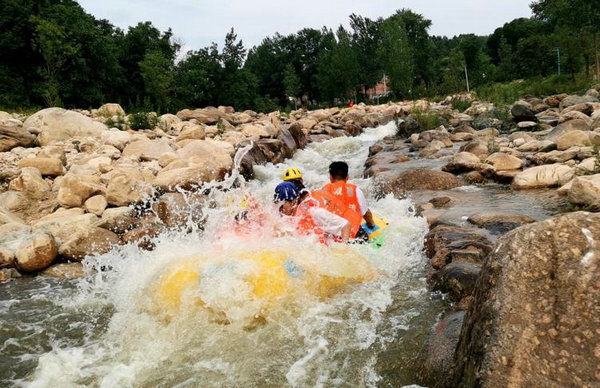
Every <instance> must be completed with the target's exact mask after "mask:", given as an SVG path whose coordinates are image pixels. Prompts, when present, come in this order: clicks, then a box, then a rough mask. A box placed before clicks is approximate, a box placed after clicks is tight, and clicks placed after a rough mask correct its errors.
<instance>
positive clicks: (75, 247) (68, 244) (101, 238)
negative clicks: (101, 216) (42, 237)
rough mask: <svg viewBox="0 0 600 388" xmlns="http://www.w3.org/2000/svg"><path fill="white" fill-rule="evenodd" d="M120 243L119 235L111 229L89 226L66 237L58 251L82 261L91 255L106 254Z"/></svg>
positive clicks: (65, 256)
mask: <svg viewBox="0 0 600 388" xmlns="http://www.w3.org/2000/svg"><path fill="white" fill-rule="evenodd" d="M119 243H120V239H119V236H117V235H116V234H115V233H113V232H111V231H110V230H106V229H103V228H99V227H88V228H82V229H80V230H78V231H77V232H76V233H74V234H73V235H72V236H70V237H69V238H68V239H65V240H64V242H63V243H62V244H61V245H60V248H59V250H58V253H60V255H61V256H62V257H64V258H66V259H69V260H73V261H81V260H83V258H85V257H86V256H89V255H94V254H104V253H106V252H108V251H109V250H110V249H112V248H113V247H114V246H115V245H118V244H119Z"/></svg>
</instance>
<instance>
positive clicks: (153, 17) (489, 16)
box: [79, 0, 531, 50]
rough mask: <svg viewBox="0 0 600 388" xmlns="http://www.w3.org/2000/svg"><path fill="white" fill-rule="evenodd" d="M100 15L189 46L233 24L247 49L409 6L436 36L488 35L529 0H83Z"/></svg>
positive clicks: (215, 37) (526, 12)
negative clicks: (151, 28)
mask: <svg viewBox="0 0 600 388" xmlns="http://www.w3.org/2000/svg"><path fill="white" fill-rule="evenodd" d="M79 3H80V4H81V5H82V6H83V7H84V8H85V9H86V10H87V11H88V12H89V13H91V14H93V15H95V16H96V17H98V18H102V19H108V20H110V21H111V22H112V23H113V24H114V25H116V26H118V27H121V28H123V29H126V28H127V27H128V26H131V25H135V24H137V23H138V22H140V21H147V20H149V21H152V23H154V25H155V26H156V27H158V28H159V29H161V30H166V29H167V28H169V27H171V28H172V29H173V32H174V35H175V36H176V37H177V38H179V39H180V40H181V41H182V43H183V44H184V48H185V49H186V50H187V49H199V48H201V47H205V46H208V45H209V44H210V43H211V42H217V43H219V45H220V46H221V45H222V42H223V40H224V37H225V34H226V33H227V31H228V30H229V29H230V28H231V27H234V28H235V30H236V32H237V33H238V37H239V38H241V39H242V40H243V41H244V45H245V46H246V47H247V48H250V47H252V46H253V45H256V44H259V43H260V42H261V41H262V39H263V38H264V37H266V36H270V35H273V34H274V33H276V32H279V33H281V34H289V33H293V32H296V31H298V30H300V29H302V28H304V27H313V28H321V27H322V26H327V27H332V28H334V29H335V28H336V27H337V26H339V25H340V24H343V25H345V26H348V16H349V15H350V14H352V13H356V14H359V15H363V16H367V17H370V18H377V17H379V16H383V17H385V16H389V15H391V14H392V13H394V11H395V10H397V9H400V8H410V9H412V10H413V11H415V12H417V13H420V14H422V15H424V16H425V17H426V18H428V19H430V20H431V21H432V22H433V25H432V27H431V30H430V34H432V35H446V36H454V35H459V34H464V33H475V34H478V35H487V34H490V33H492V32H493V31H494V30H495V29H496V28H497V27H500V26H501V25H503V24H504V23H506V22H508V21H510V20H513V19H515V18H518V17H529V16H531V11H530V9H529V3H530V0H395V1H392V0H362V1H358V0H299V1H286V0H279V1H274V0H221V1H215V0H212V1H209V0H128V1H124V0H79Z"/></svg>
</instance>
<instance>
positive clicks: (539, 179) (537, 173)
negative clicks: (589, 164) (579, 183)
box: [512, 164, 575, 190]
mask: <svg viewBox="0 0 600 388" xmlns="http://www.w3.org/2000/svg"><path fill="white" fill-rule="evenodd" d="M574 175H575V169H574V168H572V167H568V166H565V165H563V164H548V165H544V166H537V167H532V168H528V169H527V170H525V171H522V172H520V173H519V174H518V175H517V176H515V178H514V180H513V183H512V187H513V188H514V189H517V190H523V189H533V188H539V187H554V186H562V185H564V184H565V183H567V182H568V181H570V180H571V179H573V176H574Z"/></svg>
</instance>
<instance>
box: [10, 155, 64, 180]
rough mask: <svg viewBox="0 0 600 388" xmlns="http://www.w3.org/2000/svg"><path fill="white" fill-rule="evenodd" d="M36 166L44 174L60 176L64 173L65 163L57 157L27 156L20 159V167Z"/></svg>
mask: <svg viewBox="0 0 600 388" xmlns="http://www.w3.org/2000/svg"><path fill="white" fill-rule="evenodd" d="M24 167H35V168H37V169H38V170H39V171H40V173H41V174H42V175H44V176H53V177H56V176H59V175H62V174H63V163H62V161H61V160H60V159H57V158H39V157H38V158H25V159H21V160H20V161H19V168H24Z"/></svg>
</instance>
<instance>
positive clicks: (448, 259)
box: [0, 86, 600, 386]
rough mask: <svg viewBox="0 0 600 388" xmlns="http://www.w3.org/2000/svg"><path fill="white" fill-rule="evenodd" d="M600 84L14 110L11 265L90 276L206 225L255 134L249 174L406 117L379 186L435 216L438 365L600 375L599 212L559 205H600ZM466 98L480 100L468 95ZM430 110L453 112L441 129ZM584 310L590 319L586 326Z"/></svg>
mask: <svg viewBox="0 0 600 388" xmlns="http://www.w3.org/2000/svg"><path fill="white" fill-rule="evenodd" d="M599 90H600V86H599V87H596V88H594V89H591V90H589V91H588V92H587V93H586V94H585V95H584V96H567V95H557V96H549V97H545V98H543V99H542V98H533V97H532V98H527V99H526V100H522V101H517V102H515V104H514V105H513V106H512V107H511V109H510V114H511V116H510V117H503V115H502V113H501V111H500V109H499V108H497V107H494V106H493V105H492V104H489V103H485V102H480V101H477V100H475V99H474V98H473V96H470V95H460V96H450V97H448V98H446V99H445V100H443V101H441V102H439V103H430V102H427V101H411V102H402V103H390V104H385V105H379V106H364V105H357V106H355V107H353V108H344V109H339V108H332V109H327V110H319V111H304V110H299V111H294V112H292V113H291V114H290V115H283V114H281V113H279V112H273V113H270V114H258V113H256V112H251V111H245V112H235V111H234V110H233V109H232V108H230V107H219V108H205V109H196V110H183V111H181V112H178V113H177V115H170V114H169V115H163V116H160V117H157V116H147V117H146V119H148V122H151V123H153V124H152V125H151V126H153V128H145V129H144V128H141V129H136V130H133V129H132V125H133V124H134V123H133V121H135V120H136V118H135V116H126V115H125V112H124V111H123V109H122V108H121V107H120V106H118V105H116V104H106V105H104V106H102V107H100V108H99V109H98V110H92V111H67V110H63V109H60V108H50V109H45V110H42V111H40V112H37V113H35V114H33V115H31V116H29V117H24V116H20V115H17V114H8V113H5V112H0V151H1V152H0V190H1V192H0V267H1V268H2V269H0V279H2V280H8V279H10V278H12V277H18V276H20V275H21V274H23V273H27V274H35V273H42V274H46V275H50V276H58V277H79V276H81V275H82V273H83V271H82V268H81V261H82V260H83V259H84V258H85V257H86V256H88V255H93V254H98V253H103V252H107V251H108V250H109V249H110V248H111V247H112V246H114V245H115V244H137V245H138V246H139V247H140V248H141V249H148V250H150V249H153V244H152V239H151V238H152V237H154V236H156V235H158V234H160V233H161V232H162V231H164V230H167V229H173V228H183V229H185V228H187V227H189V222H190V221H191V222H193V223H196V224H197V225H201V224H202V222H203V219H204V216H203V214H201V212H200V211H199V210H198V209H201V208H202V206H203V205H205V204H206V201H209V198H208V196H207V195H206V190H207V189H209V188H207V187H202V183H204V182H209V181H217V182H218V181H219V180H222V179H224V177H225V176H226V175H227V174H229V173H231V170H232V168H233V167H234V161H233V156H234V155H235V152H236V150H237V149H239V148H240V147H243V146H245V145H247V144H249V142H250V141H253V147H252V149H251V150H250V152H248V154H246V156H245V157H244V158H243V160H241V161H240V162H241V164H240V169H241V173H242V174H243V175H244V176H245V177H246V178H248V179H250V178H252V177H253V175H254V170H253V166H254V165H257V164H264V163H268V162H271V163H279V162H281V161H283V160H284V159H286V158H289V157H291V156H292V155H293V154H294V152H295V151H296V150H298V149H301V148H303V147H304V146H306V144H308V143H310V142H319V141H322V140H326V139H330V138H333V137H340V136H356V135H358V134H360V133H361V132H362V130H363V129H364V128H366V127H373V126H378V125H383V124H387V123H390V122H392V121H394V122H395V123H396V125H397V127H398V134H397V135H396V136H393V137H389V138H386V139H383V140H381V141H379V142H377V143H376V144H374V145H373V146H372V147H371V149H370V153H369V158H368V159H367V161H366V163H365V176H366V177H370V178H372V181H373V190H374V192H372V193H371V194H372V195H380V196H383V195H387V194H392V195H394V196H396V197H398V198H404V197H405V196H409V197H411V198H412V199H413V202H414V203H415V206H416V211H417V212H418V214H421V215H423V216H424V217H425V218H426V219H427V221H428V222H429V224H430V232H429V234H428V236H427V239H426V241H425V243H424V250H425V254H426V256H427V257H428V258H429V260H430V271H429V276H428V284H429V287H430V289H431V291H433V292H434V293H438V294H441V295H443V297H444V298H446V300H447V301H448V309H447V311H446V313H445V314H444V315H443V316H442V317H441V319H440V320H439V322H437V323H436V325H435V327H434V328H433V329H432V333H431V336H430V338H429V340H428V341H427V343H426V346H425V347H426V349H425V350H424V361H423V362H422V368H421V369H422V370H421V380H422V381H421V382H422V383H423V384H427V385H430V386H446V385H456V384H458V385H474V384H475V385H477V384H481V385H484V384H485V385H500V384H502V385H510V384H519V385H521V384H530V383H538V384H539V383H542V384H544V385H548V384H550V385H552V384H559V385H560V384H563V383H568V382H575V381H577V382H578V383H580V384H581V385H595V384H597V383H598V378H599V375H597V372H593V370H592V369H593V368H591V367H589V366H590V365H600V362H598V354H597V353H598V352H596V351H595V350H594V349H595V348H594V347H593V346H589V344H596V343H599V342H600V341H599V339H600V337H599V334H598V332H597V330H595V329H594V327H596V326H597V325H596V326H594V325H593V319H592V320H590V314H592V315H591V316H593V317H597V316H598V311H595V309H596V310H597V306H598V299H597V298H598V296H597V295H598V281H597V280H595V279H597V278H598V276H597V271H598V266H597V265H596V264H597V263H596V258H597V257H599V256H598V254H599V253H600V252H597V250H598V247H597V245H596V243H595V241H597V239H598V238H600V236H598V231H597V230H596V228H595V227H594V226H593V222H594V220H596V218H595V217H596V216H595V215H594V214H591V213H584V212H579V213H573V214H568V215H564V216H559V217H558V218H552V219H550V220H546V219H548V218H549V217H551V216H555V215H557V214H558V213H564V212H569V211H575V210H580V209H584V210H598V208H600V192H599V190H600V157H599V156H598V151H597V146H598V145H600V103H599V102H598V91H599ZM457 101H461V102H463V103H464V101H468V102H470V103H471V105H470V107H469V108H468V109H466V110H465V111H463V112H460V111H458V110H456V109H453V108H452V107H453V105H454V104H455V103H456V102H457ZM424 117H425V118H424ZM429 117H435V118H436V121H437V122H438V124H440V125H439V126H438V127H436V128H432V129H431V128H430V124H431V123H430V122H429V121H428V120H427V118H429ZM501 118H503V119H501ZM107 124H109V125H107ZM154 124H155V125H154ZM436 125H437V124H436ZM113 126H116V127H118V128H116V127H113ZM135 127H138V125H135ZM211 189H217V190H218V187H216V186H215V187H213V188H211ZM182 190H185V191H186V192H187V193H186V194H185V195H184V194H183V193H182ZM540 208H541V209H543V210H539V209H540ZM544 220H546V221H544ZM596 221H597V220H596ZM563 251H564V252H567V253H564V254H563V253H562V252H563ZM563 256H564V257H563ZM559 258H561V259H560V260H559ZM563 259H564V260H563ZM563 262H564V263H569V264H565V265H566V266H565V267H561V265H562V264H561V263H563ZM537 263H540V264H539V265H538V264H537ZM577 263H579V264H577ZM577 265H579V266H580V267H577ZM575 273H577V274H579V275H577V276H578V278H579V279H584V280H585V282H584V283H585V284H584V283H581V282H580V283H581V284H579V283H578V288H576V290H577V292H575V291H573V290H572V287H570V286H568V285H569V284H571V283H570V282H572V281H574V280H573V279H572V278H571V277H570V276H571V275H570V274H575ZM580 275H581V276H580ZM586 279H587V280H586ZM582 281H583V280H582ZM567 289H568V290H571V291H568V292H567ZM553 295H554V296H553ZM556 295H568V297H566V296H565V297H564V298H562V297H561V298H557V297H556ZM559 299H560V300H559ZM572 299H573V300H572ZM492 301H494V302H493V303H492ZM538 301H539V302H538ZM571 302H572V303H571ZM490 303H492V304H490ZM586 306H587V307H586ZM542 313H543V314H542ZM594 314H595V315H594ZM516 317H518V318H516ZM547 317H549V319H550V321H548V319H547ZM579 320H588V321H590V325H586V326H585V328H584V329H581V330H580V328H579V327H577V325H575V326H573V324H572V322H577V321H579ZM567 321H568V322H567ZM519 335H520V336H521V337H519ZM515 338H516V339H515ZM519 338H520V339H521V340H522V341H520V342H519ZM459 339H460V343H459ZM561 341H562V342H561ZM565 341H567V342H568V341H575V342H576V343H583V341H585V344H584V345H581V346H579V347H577V346H576V345H573V346H571V345H568V346H567V345H564V344H565V343H567V342H565ZM457 344H459V345H458V348H457ZM505 344H510V345H506V346H508V348H505V347H504V346H505ZM540 344H543V345H540ZM546 345H547V346H546ZM594 346H595V345H594ZM455 349H457V350H456V351H455ZM507 349H508V350H507ZM553 354H555V355H557V356H556V357H554V356H553ZM548 355H550V356H548ZM561 357H562V358H561ZM583 357H588V360H589V361H588V363H584V362H582V361H581V360H582V359H583ZM550 358H552V359H551V360H550ZM559 358H560V360H559ZM531 360H537V361H538V362H539V363H540V364H541V365H542V366H540V367H539V368H531V362H532V361H531ZM557 360H559V361H557ZM561 360H562V361H561ZM592 360H593V361H592ZM561 368H562V369H561ZM499 370H503V372H502V373H498V371H499ZM564 370H567V371H572V370H574V372H573V376H575V377H574V378H573V379H572V380H568V378H567V375H566V374H565V372H564ZM594 373H596V374H594Z"/></svg>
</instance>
